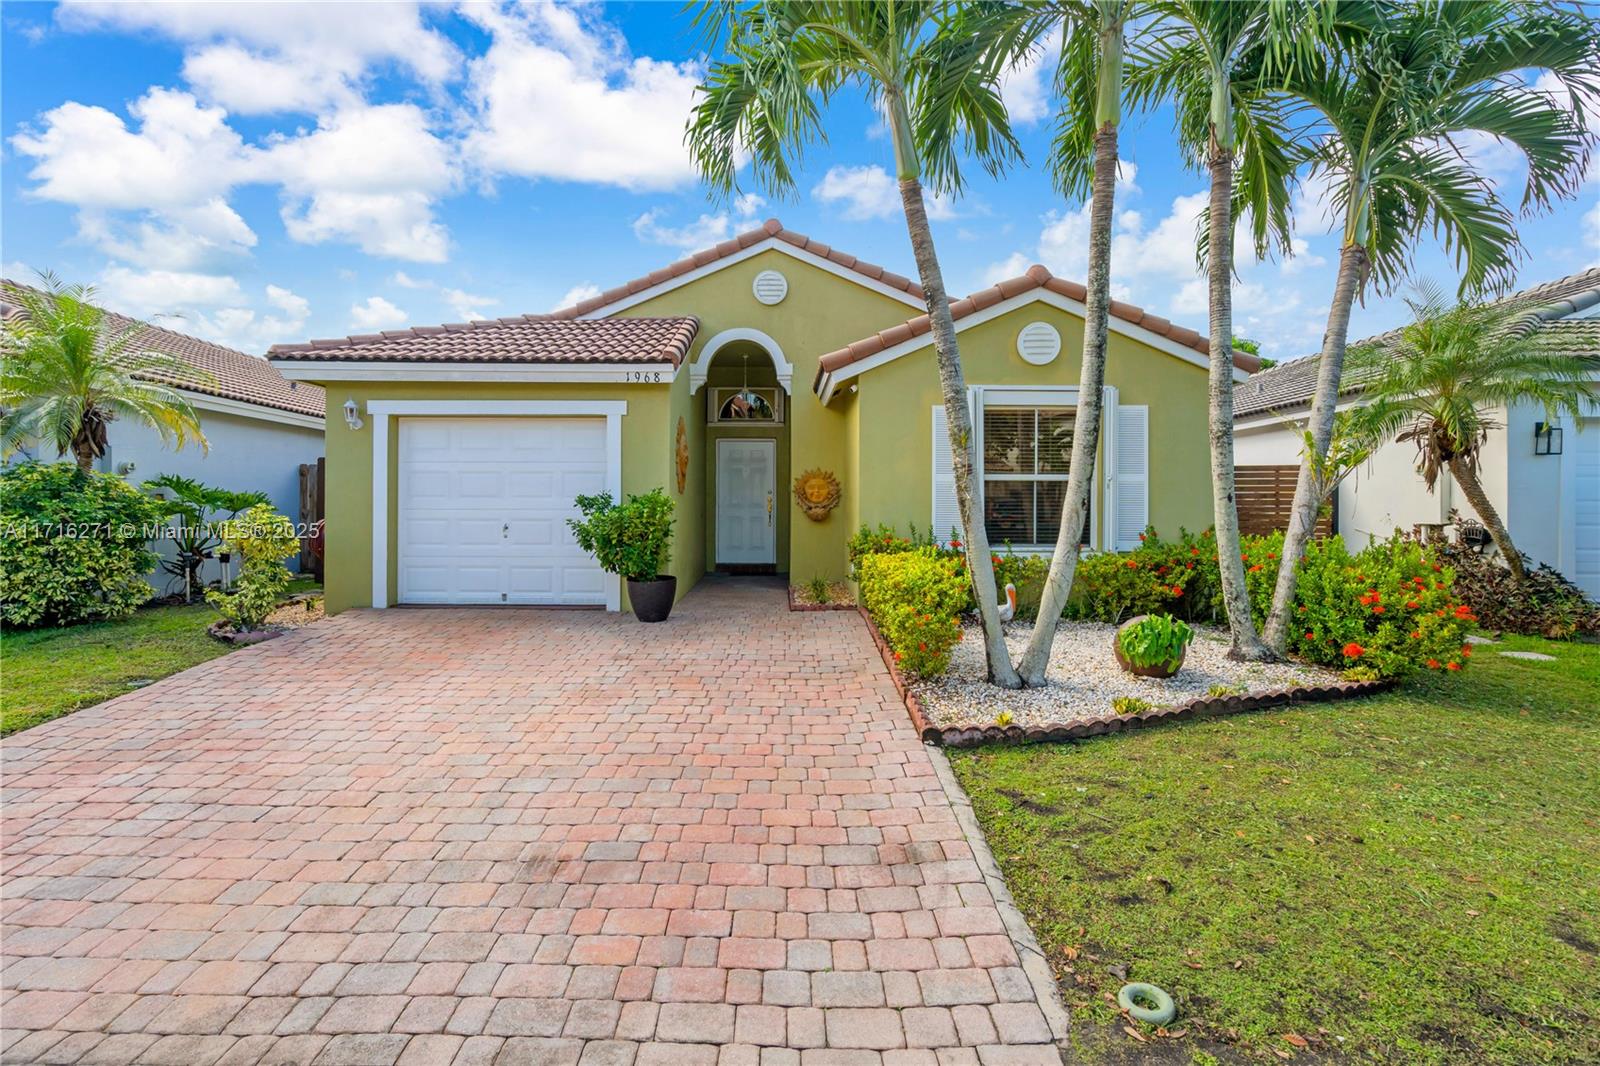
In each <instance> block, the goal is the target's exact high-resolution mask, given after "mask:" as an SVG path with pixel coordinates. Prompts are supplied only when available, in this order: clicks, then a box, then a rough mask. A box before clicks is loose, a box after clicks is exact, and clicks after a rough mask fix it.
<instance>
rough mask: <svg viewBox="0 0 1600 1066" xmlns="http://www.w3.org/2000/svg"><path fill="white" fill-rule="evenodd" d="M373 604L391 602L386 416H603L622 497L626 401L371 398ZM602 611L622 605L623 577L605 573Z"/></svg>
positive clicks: (610, 478) (611, 478) (615, 487)
mask: <svg viewBox="0 0 1600 1066" xmlns="http://www.w3.org/2000/svg"><path fill="white" fill-rule="evenodd" d="M366 413H367V415H368V416H369V417H370V418H371V423H372V606H373V607H374V608H375V609H378V610H382V609H384V608H387V607H388V606H389V420H390V418H392V417H393V418H407V417H427V416H441V417H447V418H448V417H451V416H456V417H502V418H503V417H513V418H516V417H539V416H545V417H552V416H554V417H573V416H576V417H582V416H597V417H603V418H604V419H605V420H606V491H607V492H609V493H611V498H612V499H614V500H620V499H621V498H622V416H623V415H625V414H627V413H628V401H627V400H373V401H370V402H368V404H367V409H366ZM605 580H606V610H608V611H620V610H622V579H621V578H619V577H618V576H617V575H616V574H607V575H606V578H605Z"/></svg>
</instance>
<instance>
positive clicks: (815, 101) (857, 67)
mask: <svg viewBox="0 0 1600 1066" xmlns="http://www.w3.org/2000/svg"><path fill="white" fill-rule="evenodd" d="M701 18H702V20H703V21H704V23H705V24H706V26H707V30H708V33H709V34H710V35H711V36H712V37H713V38H714V39H722V40H724V51H725V55H724V57H723V58H721V59H719V60H718V61H716V62H715V63H713V64H712V65H711V67H710V69H709V70H708V71H707V72H706V78H705V82H704V83H703V84H702V85H701V86H700V94H701V99H700V101H699V103H698V104H696V106H695V109H694V112H693V114H692V115H691V117H690V120H689V125H688V130H687V134H686V140H687V142H688V144H689V148H690V151H691V153H692V155H693V156H694V159H695V163H696V165H697V166H698V167H699V169H700V172H701V174H702V175H703V176H704V178H705V180H706V181H707V183H708V184H710V185H711V187H712V188H713V189H714V190H716V191H717V192H718V193H719V194H722V195H728V194H731V193H732V192H733V191H735V189H736V188H737V181H738V169H739V167H740V165H741V163H742V161H743V159H744V158H745V155H746V154H747V153H748V158H749V161H750V164H751V168H752V170H753V173H754V177H755V180H756V182H757V183H758V184H760V185H761V186H762V187H764V188H765V189H767V190H768V191H770V192H772V193H774V194H776V195H780V196H782V195H788V194H790V193H792V192H793V190H794V188H795V177H794V171H793V169H792V167H793V162H792V160H793V159H798V157H799V155H800V153H801V152H802V151H803V149H804V148H805V147H806V146H807V145H808V144H810V143H813V142H816V141H822V140H826V134H825V132H824V130H823V124H822V111H823V108H824V107H825V106H826V105H827V104H828V103H830V102H831V101H832V100H833V98H834V96H835V95H836V94H837V93H839V92H840V91H841V90H843V89H846V88H853V89H856V90H859V91H861V92H864V93H865V94H866V95H867V97H868V98H869V99H870V100H871V102H872V103H873V104H874V105H876V107H877V108H878V110H879V111H880V112H881V113H882V114H883V115H884V117H885V118H886V120H887V122H888V126H889V133H890V138H891V144H892V146H893V150H894V164H895V176H896V178H897V179H898V180H899V186H900V200H901V205H902V207H903V208H904V211H905V219H906V230H907V232H908V234H909V235H910V239H911V250H912V253H913V255H914V257H915V259H916V263H917V274H918V277H919V279H920V281H921V282H922V291H923V294H924V297H925V298H926V300H927V307H928V319H929V323H930V325H931V332H932V334H933V347H934V351H935V353H936V355H937V358H938V364H939V384H940V387H941V390H942V392H943V395H944V409H945V416H946V421H947V424H948V426H949V432H950V453H951V457H952V465H953V466H954V473H955V485H956V496H957V499H958V501H959V504H960V509H961V524H962V527H963V530H964V532H965V534H966V535H965V537H964V538H963V541H962V544H963V548H964V550H965V552H966V558H967V567H968V572H969V573H970V574H971V578H972V584H973V594H974V598H975V599H976V600H977V605H978V610H979V614H980V616H981V618H982V620H983V631H984V641H985V646H986V650H987V653H988V662H989V675H990V679H991V680H992V681H994V682H995V683H996V684H999V685H1003V686H1006V687H1008V688H1015V687H1017V686H1018V685H1019V684H1020V681H1019V679H1018V677H1017V673H1016V670H1015V669H1014V668H1013V667H1012V665H1011V656H1010V654H1009V652H1008V651H1007V649H1006V645H1005V637H1004V634H1003V633H1002V631H1001V629H1000V619H999V612H998V608H997V601H998V596H997V595H996V592H995V582H994V567H993V564H992V563H991V561H990V554H989V538H988V534H987V532H986V531H985V529H984V525H983V516H982V515H981V514H979V513H978V512H977V509H976V507H975V504H974V496H973V476H972V472H973V457H972V440H973V434H972V421H971V416H970V414H969V413H968V411H967V388H966V382H965V380H964V378H963V376H962V372H961V357H960V352H959V349H958V347H957V344H956V333H955V323H954V321H953V320H952V319H951V317H950V300H949V297H948V295H947V294H946V292H945V287H944V275H943V273H942V272H941V271H940V268H939V257H938V255H937V253H936V251H935V249H934V244H933V233H932V230H931V229H930V228H929V226H928V215H927V209H926V206H925V204H924V202H923V179H924V178H926V179H927V180H928V183H929V184H930V185H931V186H932V187H933V188H934V189H935V190H936V191H945V192H954V191H959V190H960V188H961V187H962V177H961V172H960V167H959V161H960V158H961V157H962V156H963V155H965V156H970V157H972V158H975V159H976V160H977V161H978V162H979V164H980V165H982V166H983V167H984V168H985V169H986V170H988V171H990V172H991V173H997V172H998V171H999V170H1000V169H1001V168H1003V167H1004V166H1005V165H1006V164H1008V163H1010V162H1011V161H1012V160H1014V159H1016V158H1017V157H1018V148H1017V142H1016V139H1015V137H1014V136H1013V135H1012V132H1011V128H1010V125H1009V124H1008V122H1007V120H1006V112H1005V107H1004V105H1003V104H1002V103H1001V101H1000V96H999V92H998V88H997V81H998V75H999V73H1000V71H999V70H998V69H997V63H996V59H995V56H997V55H1002V54H1006V49H1005V48H1004V47H1003V46H1001V45H998V44H997V41H1000V40H1001V39H1002V38H1004V36H1005V35H1006V34H1008V33H1014V32H1017V30H1016V28H1015V27H1014V25H1013V24H1012V22H1011V18H1010V9H1009V8H1008V7H1006V6H1005V5H990V4H976V5H963V6H952V5H947V4H941V3H927V2H907V0H870V2H851V0H830V2H783V0H776V2H771V3H765V4H759V5H750V6H746V5H739V4H732V3H725V4H715V5H707V6H705V7H703V8H702V9H701ZM1080 525H1081V523H1080Z"/></svg>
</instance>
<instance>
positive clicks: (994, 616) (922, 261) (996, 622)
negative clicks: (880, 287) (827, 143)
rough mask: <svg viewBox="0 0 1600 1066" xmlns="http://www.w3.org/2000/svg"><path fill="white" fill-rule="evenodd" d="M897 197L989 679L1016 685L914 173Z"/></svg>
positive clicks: (948, 325)
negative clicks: (928, 342)
mask: <svg viewBox="0 0 1600 1066" xmlns="http://www.w3.org/2000/svg"><path fill="white" fill-rule="evenodd" d="M900 202H901V203H902V204H903V205H904V206H905V212H906V230H907V231H908V232H909V234H910V236H911V253H912V256H913V257H914V258H915V259H916V262H917V274H918V276H919V278H920V279H921V282H922V292H923V296H924V297H925V298H926V299H927V302H928V321H929V323H930V325H931V326H932V332H933V350H934V353H935V355H936V356H937V357H938V361H939V389H940V392H941V394H942V395H943V396H944V414H945V426H946V428H947V429H948V430H949V433H950V460H951V465H952V466H953V467H954V470H955V483H956V500H957V502H958V504H959V506H960V508H961V529H962V533H963V534H964V537H963V539H962V542H961V546H962V548H963V549H964V550H965V551H966V554H967V573H968V574H970V575H971V578H972V594H973V596H974V597H975V598H976V599H977V601H978V603H977V606H978V617H979V618H981V619H982V620H983V643H984V649H985V651H986V652H987V654H988V660H989V680H990V681H992V682H993V683H995V684H996V685H1000V686H1002V687H1004V688H1019V687H1020V686H1021V680H1020V679H1019V678H1018V677H1017V671H1016V670H1015V669H1014V668H1013V667H1012V665H1011V653H1010V651H1009V650H1007V648H1006V639H1005V631H1004V630H1003V629H1001V627H1000V611H999V596H998V595H997V593H996V590H995V583H994V563H993V560H992V558H991V556H990V554H989V533H988V531H987V530H986V529H985V528H984V524H983V515H981V514H978V513H976V510H977V509H976V508H975V507H974V505H973V501H974V499H975V497H974V495H973V491H972V466H973V461H972V440H973V435H972V415H971V413H970V412H969V411H968V410H967V383H966V380H965V378H964V377H963V376H962V373H961V353H960V349H959V348H958V346H957V344H956V326H955V320H954V319H952V318H951V317H950V297H949V295H948V294H947V293H946V292H945V289H944V274H943V272H942V271H941V270H940V269H939V257H938V255H937V254H936V253H935V251H934V248H933V231H932V229H931V228H930V227H929V226H928V211H927V207H926V205H925V204H924V203H923V199H922V182H920V181H918V180H917V179H916V178H914V177H902V178H901V179H900ZM940 532H941V531H939V530H935V531H934V535H935V536H939V535H940Z"/></svg>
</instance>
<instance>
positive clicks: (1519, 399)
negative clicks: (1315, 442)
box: [1346, 286, 1600, 587]
mask: <svg viewBox="0 0 1600 1066" xmlns="http://www.w3.org/2000/svg"><path fill="white" fill-rule="evenodd" d="M1406 303H1407V304H1408V305H1409V306H1410V308H1411V313H1412V315H1413V321H1412V322H1411V324H1410V325H1408V326H1406V327H1405V328H1404V329H1402V330H1401V331H1400V336H1399V338H1398V339H1397V340H1395V341H1393V342H1392V343H1389V344H1378V345H1371V346H1367V347H1362V348H1355V349H1352V350H1351V352H1350V359H1349V365H1348V366H1347V368H1346V381H1358V382H1360V383H1361V385H1362V406H1360V407H1358V408H1355V409H1354V410H1352V411H1350V412H1349V418H1350V432H1351V434H1352V436H1353V437H1354V438H1355V439H1358V440H1362V441H1364V442H1366V443H1367V445H1368V446H1369V447H1374V448H1375V447H1377V446H1380V445H1382V444H1385V443H1387V442H1389V441H1391V440H1393V441H1402V442H1409V443H1411V444H1414V445H1416V449H1417V473H1419V474H1421V475H1422V480H1423V481H1424V482H1426V483H1427V486H1428V491H1429V492H1432V491H1433V488H1434V485H1435V483H1437V481H1438V479H1439V474H1440V472H1441V471H1443V470H1449V471H1450V476H1451V477H1453V478H1455V481H1456V484H1457V485H1459V486H1461V491H1462V493H1463V494H1464V495H1465V496H1466V497H1467V502H1468V503H1470V504H1472V509H1473V510H1474V511H1476V512H1477V513H1478V520H1479V521H1480V522H1482V523H1483V526H1484V528H1485V529H1487V530H1488V531H1489V536H1490V537H1491V538H1492V539H1493V540H1494V544H1495V547H1496V548H1499V549H1500V554H1501V556H1502V557H1503V558H1504V559H1505V561H1506V566H1507V567H1509V568H1510V570H1511V574H1512V578H1513V580H1514V581H1515V583H1516V585H1517V586H1518V587H1520V586H1521V585H1522V583H1523V580H1524V578H1525V576H1526V575H1525V572H1524V568H1523V565H1522V553H1521V552H1519V551H1517V549H1516V546H1515V545H1513V544H1512V543H1511V535H1510V533H1508V532H1507V531H1506V526H1505V522H1503V521H1502V520H1501V518H1500V514H1499V512H1498V511H1496V510H1495V507H1494V504H1492V503H1491V502H1490V501H1489V495H1488V493H1486V492H1485V491H1484V489H1483V484H1482V482H1480V481H1479V480H1478V458H1479V452H1480V450H1481V449H1482V447H1483V443H1484V441H1485V440H1487V439H1488V436H1489V431H1490V430H1491V429H1494V428H1496V427H1497V426H1498V423H1497V422H1496V421H1495V420H1494V414H1495V412H1496V411H1497V410H1498V409H1499V408H1509V407H1511V406H1512V405H1514V404H1518V403H1533V404H1538V405H1540V406H1542V407H1543V408H1544V410H1545V418H1546V419H1547V420H1548V421H1552V422H1553V421H1555V419H1556V417H1557V416H1558V415H1561V414H1565V415H1567V416H1568V417H1570V418H1571V419H1572V420H1573V421H1574V422H1576V421H1577V420H1578V419H1579V418H1581V417H1582V411H1583V406H1584V402H1585V400H1588V399H1590V398H1591V397H1592V396H1593V393H1592V392H1591V391H1590V390H1591V388H1592V386H1591V384H1590V382H1589V375H1590V374H1591V373H1593V372H1594V370H1595V369H1596V368H1597V367H1600V356H1596V355H1594V354H1593V353H1581V352H1574V351H1570V350H1564V349H1563V348H1562V347H1561V346H1560V345H1559V344H1558V343H1557V342H1556V341H1555V340H1553V339H1552V338H1553V337H1554V336H1555V334H1554V333H1553V332H1550V331H1545V330H1541V329H1539V328H1538V327H1539V325H1540V324H1541V323H1540V322H1539V321H1538V319H1537V315H1536V313H1530V312H1529V310H1528V308H1527V307H1526V306H1520V307H1519V306H1517V305H1511V306H1505V305H1495V304H1491V305H1487V306H1484V305H1474V304H1470V303H1460V304H1457V305H1456V306H1454V307H1451V306H1450V305H1449V304H1448V303H1447V302H1446V301H1445V299H1444V298H1443V296H1442V295H1441V294H1440V293H1439V291H1438V290H1437V289H1435V288H1432V287H1428V286H1419V287H1418V296H1417V298H1416V299H1411V300H1407V301H1406Z"/></svg>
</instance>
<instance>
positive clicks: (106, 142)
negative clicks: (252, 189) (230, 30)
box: [11, 88, 251, 211]
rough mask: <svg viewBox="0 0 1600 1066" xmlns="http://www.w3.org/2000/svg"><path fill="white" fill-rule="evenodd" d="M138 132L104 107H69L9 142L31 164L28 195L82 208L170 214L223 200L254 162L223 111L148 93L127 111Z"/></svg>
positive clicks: (183, 97) (162, 92) (181, 96)
mask: <svg viewBox="0 0 1600 1066" xmlns="http://www.w3.org/2000/svg"><path fill="white" fill-rule="evenodd" d="M128 114H129V115H130V116H131V117H132V118H133V119H134V120H135V122H136V123H137V126H138V129H137V130H136V131H135V130H132V129H129V128H128V126H127V124H126V123H124V122H123V121H122V119H121V118H119V117H117V116H116V115H114V114H112V113H111V112H110V111H107V110H106V109H105V108H103V107H91V106H87V105H84V104H80V103H77V102H75V101H69V102H67V103H64V104H62V105H61V106H59V107H56V108H53V109H51V110H49V111H46V112H45V113H44V114H42V115H40V116H39V125H38V126H37V127H35V126H32V125H27V124H25V125H23V127H22V128H21V130H20V131H19V132H18V133H17V134H16V135H15V136H13V137H12V138H11V144H12V146H13V147H14V148H16V150H17V151H18V152H20V153H21V154H23V155H25V156H29V157H31V158H32V159H33V160H34V161H35V162H34V164H33V169H31V170H30V171H29V172H28V177H29V178H31V179H32V180H33V181H34V182H35V184H34V185H33V186H32V187H31V188H30V189H29V190H28V193H29V195H32V196H38V197H41V198H43V199H46V200H54V201H57V202H59V203H65V204H73V205H75V206H77V207H80V208H90V209H102V210H141V211H150V210H172V209H181V208H190V207H193V206H194V205H196V204H201V203H205V202H206V201H208V200H210V199H212V198H213V197H216V196H218V195H221V194H223V193H225V192H226V191H227V190H228V189H229V188H230V187H232V186H233V185H234V184H235V183H236V182H238V181H239V180H241V179H242V178H243V177H244V176H245V174H246V172H247V168H248V167H249V165H250V160H251V155H250V152H249V151H248V150H247V149H246V147H245V145H244V142H243V140H242V139H241V138H240V137H239V135H238V134H237V133H235V132H234V131H233V130H232V129H231V128H229V126H228V125H227V122H226V121H225V120H226V118H227V115H226V113H225V112H224V111H223V110H222V109H221V108H216V107H204V106H202V105H201V104H200V103H199V102H198V101H197V100H196V99H195V98H194V97H193V96H191V95H190V94H188V93H186V92H180V91H178V90H176V89H162V88H153V89H151V90H150V91H149V92H147V93H146V94H145V95H144V96H142V97H140V98H139V99H138V100H135V101H134V102H133V103H131V104H129V105H128Z"/></svg>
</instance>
